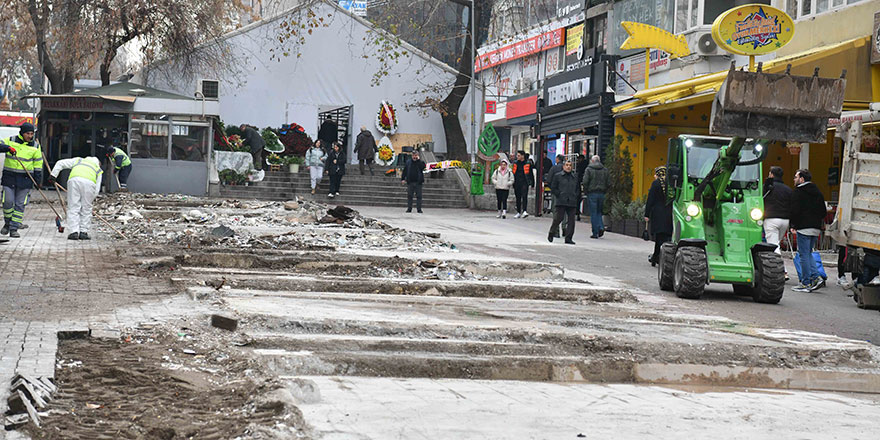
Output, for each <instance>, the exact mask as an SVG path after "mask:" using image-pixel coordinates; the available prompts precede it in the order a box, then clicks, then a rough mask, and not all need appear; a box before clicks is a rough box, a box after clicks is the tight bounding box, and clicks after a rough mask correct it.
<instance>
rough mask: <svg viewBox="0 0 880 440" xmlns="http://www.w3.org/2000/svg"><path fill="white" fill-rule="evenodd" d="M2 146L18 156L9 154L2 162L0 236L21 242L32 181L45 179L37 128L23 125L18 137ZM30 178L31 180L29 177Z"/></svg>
mask: <svg viewBox="0 0 880 440" xmlns="http://www.w3.org/2000/svg"><path fill="white" fill-rule="evenodd" d="M0 144H2V145H5V146H7V147H11V148H12V149H14V150H15V154H7V155H6V159H5V160H4V161H3V179H2V182H0V183H2V185H3V228H2V229H0V234H3V235H6V234H9V236H10V237H11V238H18V237H21V235H20V234H19V233H18V230H19V229H22V225H21V221H22V219H23V218H24V207H25V206H26V205H27V202H28V194H29V193H30V191H31V188H33V187H34V184H33V181H31V178H33V179H34V180H36V181H37V182H40V181H42V179H43V154H42V153H41V152H40V144H39V143H38V142H37V140H36V139H34V124H31V123H30V122H25V123H24V124H21V128H20V129H19V134H18V135H17V136H12V137H10V138H9V139H0ZM28 174H30V177H28Z"/></svg>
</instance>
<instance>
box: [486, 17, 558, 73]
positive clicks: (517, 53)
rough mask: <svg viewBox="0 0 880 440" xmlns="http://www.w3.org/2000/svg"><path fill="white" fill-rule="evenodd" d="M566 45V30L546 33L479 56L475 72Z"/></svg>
mask: <svg viewBox="0 0 880 440" xmlns="http://www.w3.org/2000/svg"><path fill="white" fill-rule="evenodd" d="M564 43H565V28H559V29H556V30H553V31H550V32H545V33H543V34H541V35H536V36H534V37H532V38H529V39H527V40H523V41H520V42H517V43H513V44H511V45H509V46H504V47H502V48H501V49H497V50H493V51H491V52H487V53H485V54H483V55H479V56H477V59H476V61H475V62H474V71H475V72H479V71H482V70H485V69H488V68H490V67H494V66H497V65H499V64H504V63H506V62H509V61H513V60H518V59H520V58H523V57H527V56H529V55H533V54H536V53H538V52H541V51H545V50H547V49H551V48H554V47H558V46H562V45H563V44H564Z"/></svg>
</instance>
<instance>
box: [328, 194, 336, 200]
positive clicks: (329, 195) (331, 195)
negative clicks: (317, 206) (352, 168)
mask: <svg viewBox="0 0 880 440" xmlns="http://www.w3.org/2000/svg"><path fill="white" fill-rule="evenodd" d="M327 197H330V198H331V199H332V198H333V197H336V196H334V195H333V193H330V194H327Z"/></svg>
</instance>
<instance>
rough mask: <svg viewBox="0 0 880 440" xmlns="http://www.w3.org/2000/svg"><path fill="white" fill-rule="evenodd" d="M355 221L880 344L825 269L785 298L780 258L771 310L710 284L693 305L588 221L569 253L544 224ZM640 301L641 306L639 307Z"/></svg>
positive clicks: (639, 250)
mask: <svg viewBox="0 0 880 440" xmlns="http://www.w3.org/2000/svg"><path fill="white" fill-rule="evenodd" d="M354 208H355V209H357V210H358V211H360V212H361V213H362V214H364V215H367V216H370V217H375V218H377V219H379V220H382V221H384V222H387V223H389V224H392V225H394V226H398V227H402V228H408V229H412V230H415V231H424V232H440V233H441V238H442V239H444V240H448V241H451V242H452V243H454V244H455V245H456V246H457V248H458V249H459V250H460V252H462V253H465V254H472V255H473V254H476V255H482V256H483V258H486V259H492V258H496V259H509V258H516V259H522V260H529V261H535V262H543V263H556V264H561V265H563V266H564V267H565V269H566V274H571V275H574V274H578V273H579V274H580V276H579V277H580V278H582V279H586V280H589V281H591V282H595V283H597V284H602V285H608V286H625V287H628V288H631V289H638V290H640V291H641V292H643V293H644V294H645V295H647V297H646V296H645V295H643V298H645V300H651V301H654V302H662V303H667V304H670V305H675V306H678V307H680V308H682V309H685V310H687V311H688V312H689V313H698V314H709V315H719V316H724V317H727V318H729V319H733V320H737V321H741V322H748V323H751V324H754V325H758V326H762V327H779V328H789V329H797V330H803V331H810V332H818V333H826V334H832V335H837V336H841V337H845V338H851V339H860V340H863V341H870V342H872V343H874V344H878V343H880V326H877V312H876V311H873V310H862V309H859V308H857V307H856V304H855V302H853V300H852V297H851V294H850V292H848V291H845V290H843V289H841V288H840V287H838V286H837V285H836V284H835V282H836V280H837V277H836V275H837V272H836V270H835V269H832V268H829V269H828V274H829V282H828V286H827V287H826V288H824V289H820V290H818V291H816V292H813V293H809V294H803V293H797V292H793V291H792V290H791V288H792V287H794V286H796V285H797V275H796V274H797V271H796V270H795V268H794V266H793V264H792V261H791V260H790V259H788V258H786V259H785V264H786V268H787V270H788V273H789V275H790V276H791V277H792V279H791V280H790V281H788V282H787V284H786V291H785V294H784V296H783V298H782V301H781V302H780V304H778V305H766V304H757V303H755V302H753V301H752V299H751V298H748V297H742V296H736V295H734V294H733V289H732V288H731V287H730V286H729V285H725V284H710V285H709V286H707V287H706V293H705V294H704V295H703V297H702V298H701V299H700V300H696V301H694V300H682V299H679V298H677V297H676V296H675V294H674V293H672V292H663V291H661V290H660V288H659V286H658V283H657V269H656V268H653V267H651V265H650V264H648V255H649V254H651V252H653V246H654V243H653V242H649V241H644V240H642V239H640V238H634V237H627V236H623V235H620V234H614V233H607V234H605V236H604V237H602V238H600V239H590V238H589V235H590V225H589V222H584V221H582V222H578V224H577V226H576V227H575V236H574V241H575V242H576V243H577V245H575V246H570V245H565V244H563V243H561V242H560V240H556V241H554V242H553V243H549V242H547V233H548V230H549V228H550V222H551V218H550V217H548V216H543V217H534V216H531V217H528V218H525V219H514V218H512V217H509V216H508V218H507V219H503V220H502V219H499V218H496V217H495V212H494V211H474V210H466V209H430V208H429V207H428V208H425V213H424V214H415V213H412V214H407V213H404V211H403V210H400V209H387V208H377V207H354ZM643 302H646V301H643Z"/></svg>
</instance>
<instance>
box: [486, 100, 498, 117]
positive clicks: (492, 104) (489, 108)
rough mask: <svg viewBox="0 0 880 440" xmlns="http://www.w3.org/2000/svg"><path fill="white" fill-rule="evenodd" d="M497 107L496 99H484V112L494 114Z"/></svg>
mask: <svg viewBox="0 0 880 440" xmlns="http://www.w3.org/2000/svg"><path fill="white" fill-rule="evenodd" d="M497 108H498V102H497V101H486V113H488V114H490V115H494V114H495V112H496V111H497Z"/></svg>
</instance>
